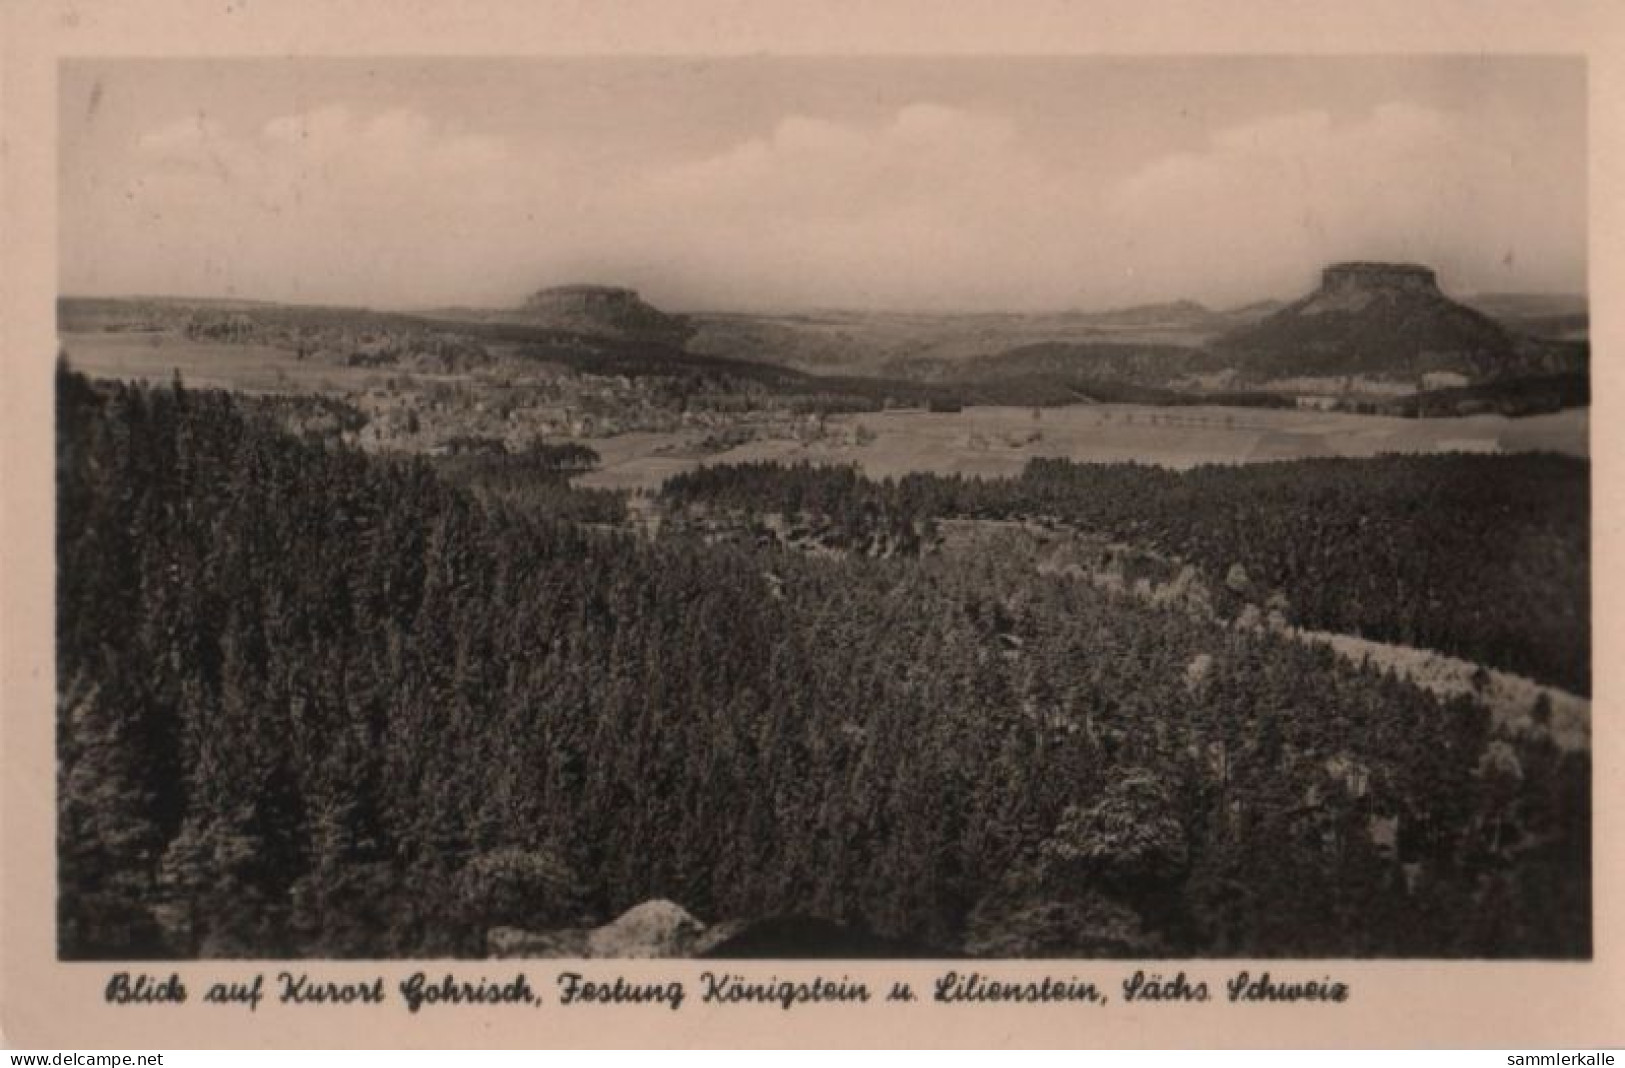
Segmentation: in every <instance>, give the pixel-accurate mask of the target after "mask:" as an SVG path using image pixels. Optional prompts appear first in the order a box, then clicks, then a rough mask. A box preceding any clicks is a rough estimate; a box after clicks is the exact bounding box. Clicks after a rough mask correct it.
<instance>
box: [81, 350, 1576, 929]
mask: <svg viewBox="0 0 1625 1068" xmlns="http://www.w3.org/2000/svg"><path fill="white" fill-rule="evenodd" d="M57 404H58V411H57V420H58V421H57V434H58V464H59V470H58V480H59V489H58V493H59V496H58V535H57V538H58V543H57V551H58V575H57V583H58V615H57V627H58V649H59V652H58V665H57V670H58V686H59V708H58V719H57V723H58V754H59V765H58V767H59V772H58V774H59V782H58V805H59V821H58V833H59V880H60V886H59V889H60V893H59V908H60V913H59V944H60V950H61V954H62V955H63V956H64V957H65V958H73V959H112V958H162V957H191V956H209V957H233V956H269V957H280V956H312V957H401V956H423V955H478V954H481V953H483V952H484V950H485V945H486V934H487V932H488V931H490V930H491V929H492V928H494V927H499V926H514V927H520V928H526V929H532V930H544V929H548V928H550V927H565V926H574V925H581V924H591V923H602V922H604V921H605V920H607V919H610V918H613V917H614V916H615V915H617V914H619V913H620V912H621V911H622V910H624V909H626V908H628V907H630V906H632V905H635V904H637V903H639V902H641V901H645V900H648V899H650V898H668V899H670V900H672V901H676V902H680V903H681V904H682V905H683V906H685V907H686V908H688V909H689V910H691V911H692V912H693V913H695V914H696V915H698V916H701V917H705V918H707V919H727V918H741V917H774V916H810V917H819V918H823V919H827V920H831V921H835V922H839V923H841V924H845V925H851V926H854V927H859V928H862V929H865V930H868V931H871V932H874V933H875V934H876V935H878V936H882V937H885V938H887V939H895V940H898V941H899V942H900V943H905V944H908V945H911V946H916V947H919V951H920V952H921V953H930V954H939V955H960V954H970V955H977V956H991V957H1038V956H1158V955H1166V956H1313V957H1348V956H1400V957H1478V956H1495V957H1556V958H1577V957H1586V956H1589V954H1590V951H1591V921H1590V916H1591V903H1590V840H1591V819H1590V813H1591V808H1590V792H1591V770H1590V757H1589V753H1588V752H1587V751H1586V750H1585V748H1583V747H1574V746H1562V745H1559V744H1558V741H1557V740H1556V739H1555V738H1554V736H1553V734H1552V732H1551V731H1549V730H1547V729H1546V722H1545V718H1544V717H1543V714H1542V710H1541V709H1539V708H1536V709H1534V710H1532V714H1531V716H1530V724H1531V725H1530V727H1529V728H1528V729H1524V730H1519V731H1516V732H1514V731H1510V730H1507V729H1504V728H1502V727H1498V726H1496V725H1495V724H1494V723H1492V718H1491V715H1490V712H1489V711H1488V710H1487V709H1486V708H1485V707H1484V706H1483V705H1482V704H1481V703H1479V702H1477V701H1475V700H1474V699H1473V698H1472V696H1471V695H1463V696H1460V697H1456V698H1452V699H1449V700H1445V699H1442V698H1440V697H1437V696H1435V695H1433V694H1431V693H1429V692H1426V691H1424V690H1422V689H1419V688H1417V687H1416V686H1413V685H1411V684H1409V683H1407V682H1404V681H1401V680H1399V679H1398V678H1396V677H1394V676H1392V675H1389V674H1385V673H1384V672H1383V671H1381V670H1380V669H1379V668H1377V667H1375V666H1369V665H1367V666H1361V665H1357V664H1355V663H1352V662H1350V661H1348V660H1344V659H1339V658H1338V657H1337V656H1336V655H1335V654H1334V653H1332V652H1331V651H1329V650H1327V649H1325V648H1321V647H1317V646H1312V645H1308V644H1305V643H1302V642H1299V641H1296V640H1294V639H1293V638H1292V637H1291V636H1289V635H1287V634H1284V633H1281V632H1279V631H1277V630H1275V629H1271V628H1268V627H1243V626H1236V625H1232V624H1231V623H1229V622H1227V621H1226V620H1225V619H1223V618H1219V617H1216V616H1214V615H1211V614H1197V613H1192V612H1189V611H1185V610H1182V609H1180V608H1178V607H1170V606H1167V605H1159V604H1156V603H1153V602H1148V601H1146V600H1144V599H1141V598H1136V597H1133V596H1125V595H1122V594H1120V593H1118V592H1115V591H1113V590H1111V589H1106V588H1102V587H1100V586H1098V585H1095V584H1091V583H1089V582H1083V581H1078V580H1076V579H1075V578H1073V577H1070V576H1068V575H1065V574H1053V573H1042V572H1041V571H1039V570H1038V569H1036V568H1034V567H1033V566H1032V561H1031V559H1030V558H1027V557H1024V556H1023V555H1022V554H1021V553H1020V552H1017V551H1015V550H1014V549H1010V550H1008V551H1005V550H1001V549H999V548H998V546H997V545H993V546H991V547H989V548H987V549H986V550H985V551H976V552H947V551H942V552H914V551H902V552H891V553H887V554H884V555H883V556H882V555H874V554H868V553H863V552H834V553H807V552H801V551H797V550H795V549H793V548H786V547H784V546H783V545H781V544H778V543H763V544H757V543H755V542H753V541H749V540H746V541H743V542H737V541H728V540H722V539H717V538H714V537H709V536H707V534H706V533H705V531H704V530H703V529H700V528H697V527H695V526H692V525H681V524H678V525H674V527H673V529H672V530H670V531H666V532H662V533H660V534H659V535H658V536H654V537H648V536H643V535H640V534H635V533H633V532H632V530H631V528H629V527H627V526H625V525H618V524H617V520H618V519H619V518H621V516H622V514H623V513H622V511H621V509H620V508H619V507H618V504H619V502H618V501H614V500H611V499H607V498H604V497H601V496H594V495H580V494H579V493H578V492H577V491H575V490H572V489H571V488H570V487H569V485H568V483H567V481H566V480H562V479H559V478H557V477H556V471H554V470H552V469H553V468H557V467H558V466H559V465H560V464H563V465H565V466H569V465H573V464H575V463H577V462H578V461H582V460H583V459H584V458H583V457H577V456H559V455H551V454H548V455H537V456H533V457H530V458H529V459H522V460H517V461H513V462H508V461H491V462H489V463H487V462H486V461H482V460H475V459H469V460H459V461H458V463H456V464H443V465H441V467H440V468H438V469H437V468H436V467H434V466H431V464H430V463H429V462H428V461H426V460H423V459H414V460H392V459H386V458H379V457H374V456H368V455H365V454H362V453H360V452H358V451H355V450H353V449H351V448H348V447H346V446H343V445H340V444H336V443H334V442H332V441H325V442H324V441H321V440H317V439H315V438H311V437H301V436H298V435H295V434H292V433H289V432H288V431H287V430H285V429H284V428H283V426H282V425H281V423H279V422H278V421H277V420H276V419H275V418H274V417H273V415H272V414H271V413H269V412H268V411H267V410H265V408H264V406H263V405H260V404H258V403H257V402H254V401H253V400H251V399H248V398H244V397H240V396H234V395H232V394H228V393H224V392H211V391H200V390H193V389H188V388H185V387H184V386H182V385H181V384H180V383H179V382H177V383H176V384H175V385H173V386H170V387H142V386H130V385H117V384H96V385H92V384H91V383H90V382H89V381H88V380H86V379H85V378H82V377H80V376H78V375H77V374H74V373H73V372H71V371H69V370H67V369H66V368H65V367H64V368H63V369H62V370H61V371H60V373H59V378H58V390H57ZM526 464H529V465H531V466H533V467H536V468H538V469H544V468H545V469H547V470H538V472H537V474H536V479H537V482H536V485H539V486H540V485H544V484H545V488H542V489H530V488H527V487H529V486H530V483H529V482H528V481H527V477H526V475H525V470H524V468H525V465H526ZM710 477H711V478H712V479H713V483H705V482H704V481H703V480H696V479H690V480H689V481H687V482H683V481H676V482H674V483H673V484H672V485H671V486H670V487H669V488H668V495H669V496H670V498H671V500H672V501H673V502H674V506H676V505H688V504H697V503H699V502H701V501H704V502H707V503H709V504H711V505H714V506H716V507H724V506H727V507H737V508H747V507H748V508H752V509H755V510H757V511H760V512H762V513H764V514H765V513H768V512H773V511H778V512H783V513H786V514H792V513H793V514H801V513H805V512H808V511H816V510H826V511H828V510H840V509H843V508H847V507H849V506H850V507H851V508H853V509H855V510H854V511H853V512H852V515H853V516H854V517H855V518H851V519H850V521H849V523H848V525H849V526H850V527H851V529H853V530H866V529H869V526H866V524H868V525H871V526H872V525H874V524H881V523H890V522H893V521H894V520H895V519H896V517H898V516H905V517H906V519H907V527H908V529H909V530H911V531H916V532H918V531H921V530H923V529H924V528H925V527H926V526H928V525H929V524H930V523H932V522H934V521H935V520H937V519H939V518H942V517H948V516H962V517H963V516H970V517H976V516H983V517H989V518H996V517H1001V516H1016V515H1038V514H1042V515H1047V516H1059V517H1062V518H1064V519H1066V520H1067V521H1069V522H1072V523H1075V524H1079V525H1083V526H1090V527H1092V528H1095V529H1098V530H1100V531H1102V532H1103V533H1105V534H1107V535H1109V536H1111V537H1113V538H1118V539H1125V540H1135V541H1138V542H1141V543H1143V544H1145V545H1146V546H1148V547H1150V548H1154V549H1157V550H1159V551H1162V552H1166V553H1171V554H1177V555H1179V556H1180V557H1182V558H1185V559H1189V560H1192V561H1194V562H1195V563H1196V564H1197V565H1199V566H1200V567H1201V568H1202V569H1204V571H1206V572H1209V573H1212V574H1214V575H1216V576H1217V579H1218V580H1220V581H1222V579H1223V578H1224V575H1225V569H1227V568H1230V567H1231V565H1234V564H1239V565H1241V566H1242V568H1243V569H1244V570H1245V572H1246V573H1247V574H1248V575H1250V576H1253V578H1252V581H1255V582H1257V583H1258V584H1259V585H1260V586H1261V587H1263V588H1264V589H1267V590H1269V591H1272V592H1273V591H1279V592H1281V593H1282V594H1283V596H1284V598H1285V599H1286V601H1287V602H1288V604H1289V611H1291V612H1292V613H1294V614H1295V615H1296V616H1297V618H1298V619H1299V621H1301V622H1304V623H1306V624H1308V625H1314V626H1320V627H1325V628H1328V629H1343V630H1348V631H1359V632H1364V633H1369V634H1370V635H1372V636H1379V637H1383V638H1385V639H1387V640H1393V641H1404V642H1414V643H1417V644H1423V645H1428V646H1430V647H1433V648H1439V649H1442V650H1445V651H1450V652H1454V653H1456V654H1458V655H1464V656H1470V657H1472V658H1474V659H1478V660H1481V661H1483V662H1486V663H1490V664H1492V665H1495V666H1498V667H1505V668H1508V669H1510V670H1516V671H1522V672H1525V673H1528V674H1530V675H1533V676H1535V677H1537V678H1541V679H1544V680H1550V681H1555V682H1558V683H1561V684H1563V685H1566V686H1568V687H1569V688H1572V689H1577V690H1584V689H1586V688H1587V686H1588V682H1589V671H1588V669H1587V664H1588V662H1589V605H1588V602H1587V601H1586V599H1585V594H1584V592H1583V591H1584V588H1585V581H1586V574H1587V556H1586V545H1587V542H1586V533H1585V524H1586V522H1587V506H1586V501H1587V499H1588V498H1587V496H1586V492H1585V485H1586V479H1587V478H1588V470H1587V467H1586V465H1585V464H1584V463H1583V462H1574V461H1558V460H1554V459H1551V458H1546V457H1483V458H1462V457H1446V458H1427V459H1422V458H1418V459H1409V460H1406V459H1396V458H1382V459H1377V460H1369V461H1335V462H1334V461H1327V462H1318V461H1316V462H1305V463H1302V464H1292V465H1288V464H1278V465H1277V464H1264V465H1258V466H1255V467H1249V468H1244V469H1221V468H1213V469H1200V470H1198V471H1196V472H1193V473H1190V474H1187V475H1175V474H1171V473H1167V472H1161V471H1156V470H1153V469H1147V468H1137V467H1113V468H1094V467H1089V466H1081V465H1077V466H1075V465H1061V464H1035V465H1034V466H1033V467H1031V468H1029V470H1028V473H1027V474H1026V475H1025V476H1024V477H1022V478H1020V479H1016V480H1013V481H1011V482H1009V483H1006V484H998V483H992V482H988V483H978V482H972V481H962V480H961V481H955V480H940V479H939V480H930V479H917V480H905V481H904V483H902V484H900V485H899V484H884V485H882V484H873V483H865V482H864V481H862V480H858V479H857V478H856V477H855V476H833V477H835V478H837V479H845V480H846V481H845V482H844V483H843V486H844V488H838V489H837V490H832V491H830V500H829V501H827V502H824V503H820V502H819V500H818V499H817V495H816V494H813V493H805V492H803V491H802V490H801V489H797V490H795V491H794V492H795V494H796V496H795V497H794V499H791V500H788V501H787V500H785V499H781V497H780V496H779V495H780V494H781V492H783V489H782V488H783V486H784V485H786V484H789V483H793V482H796V479H795V478H794V477H792V478H790V479H788V480H787V479H786V478H785V477H784V476H783V475H782V473H781V474H778V475H772V476H758V475H756V474H752V473H749V472H746V473H743V474H741V473H740V472H739V471H738V470H733V471H731V472H730V471H719V472H716V473H715V474H713V475H711V476H710ZM752 479H755V482H754V483H752V482H751V480H752ZM747 484H754V485H757V488H756V489H746V490H740V489H738V488H737V487H739V486H746V485H747ZM843 502H846V503H843ZM865 517H867V518H865Z"/></svg>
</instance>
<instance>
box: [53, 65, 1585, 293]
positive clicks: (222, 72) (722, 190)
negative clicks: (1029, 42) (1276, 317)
mask: <svg viewBox="0 0 1625 1068" xmlns="http://www.w3.org/2000/svg"><path fill="white" fill-rule="evenodd" d="M1584 79H1585V75H1584V69H1583V67H1582V66H1581V64H1580V63H1578V62H1576V61H1569V60H1561V59H1515V58H1467V57H1463V58H1449V59H1445V58H1414V59H1352V58H1350V59H1330V58H1312V59H1308V58H1306V59H1239V58H1237V59H1211V58H1209V59H1188V58H1143V59H1142V58H1135V59H1107V58H1067V59H1011V58H1000V59H913V58H910V59H894V58H886V59H861V60H854V59H846V60H829V59H768V58H740V59H726V60H683V59H637V60H630V59H560V60H533V59H526V60H512V61H492V60H490V59H479V60H438V59H437V60H432V61H418V60H306V59H301V60H229V61H218V60H209V61H154V60H119V61H103V60H95V61H89V60H75V61H71V62H68V63H65V64H64V65H63V67H62V70H61V97H60V112H59V120H60V133H61V139H60V144H61V157H60V189H61V199H60V208H59V218H60V225H61V253H62V255H61V285H62V289H63V291H64V292H65V293H71V294H121V293H122V294H133V293H142V294H173V295H195V296H226V295H236V296H242V297H254V298H262V299H272V300H300V301H311V302H322V303H350V304H355V303H359V304H369V305H374V306H389V307H413V306H422V305H432V304H454V303H456V304H483V305H496V304H507V303H511V302H514V301H516V300H517V299H518V298H519V297H520V296H522V295H523V294H524V293H525V292H527V291H529V290H531V289H534V288H537V287H539V286H543V285H552V284H560V283H567V282H587V281H590V282H606V283H620V284H626V285H631V286H635V287H637V288H639V289H641V290H643V291H644V293H645V295H646V296H648V297H649V298H650V299H651V300H653V301H654V302H655V303H657V304H660V305H662V306H666V307H669V308H673V309H688V310H695V309H723V308H742V309H743V308H751V309H764V308H812V307H867V308H906V309H926V310H986V309H1009V310H1028V309H1053V308H1103V307H1111V306H1118V305H1123V304H1128V303H1135V302H1141V301H1152V300H1169V299H1176V298H1190V299H1196V300H1201V301H1204V302H1207V303H1209V304H1213V305H1217V306H1225V305H1230V304H1237V303H1242V302H1246V301H1250V300H1254V299H1258V298H1261V297H1266V296H1280V297H1285V296H1291V295H1294V294H1296V293H1298V292H1299V291H1301V290H1303V289H1305V288H1306V287H1308V286H1309V285H1311V284H1312V282H1313V279H1314V276H1315V272H1316V270H1317V269H1318V268H1319V266H1320V265H1321V264H1323V263H1325V262H1327V261H1330V260H1337V259H1351V258H1362V259H1404V260H1413V261H1420V262H1424V263H1428V264H1431V265H1433V266H1435V267H1437V268H1438V269H1439V271H1440V274H1441V279H1442V281H1443V283H1444V285H1445V287H1446V288H1447V289H1449V290H1451V291H1454V292H1460V293H1465V292H1473V291H1491V290H1533V291H1570V292H1574V291H1582V290H1584V288H1585V284H1586V277H1585V245H1586V225H1585V220H1586V204H1585V167H1586V146H1585V80H1584Z"/></svg>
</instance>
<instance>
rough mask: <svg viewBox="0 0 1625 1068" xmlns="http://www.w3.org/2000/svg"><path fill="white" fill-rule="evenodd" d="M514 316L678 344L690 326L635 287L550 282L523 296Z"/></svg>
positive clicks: (559, 326)
mask: <svg viewBox="0 0 1625 1068" xmlns="http://www.w3.org/2000/svg"><path fill="white" fill-rule="evenodd" d="M515 318H516V319H518V320H519V321H521V322H526V323H533V324H535V325H537V326H547V327H553V328H555V329H559V330H568V331H571V332H574V333H581V334H608V335H610V336H613V337H622V338H637V339H640V340H644V341H660V342H664V343H665V344H668V345H681V344H682V343H683V342H685V341H687V340H688V339H689V338H690V337H691V336H692V335H693V333H694V327H693V326H692V324H690V323H689V321H688V320H687V319H686V318H685V317H683V316H681V315H670V314H667V313H666V312H663V311H661V310H660V309H659V308H656V307H655V306H654V305H652V304H650V303H648V302H647V301H645V300H644V299H643V298H642V297H640V296H639V295H638V292H637V290H635V289H626V288H623V287H621V286H585V285H582V286H554V287H552V288H549V289H539V290H537V291H536V292H534V293H532V294H531V295H530V296H529V297H526V298H525V302H524V304H522V305H520V307H519V309H518V311H517V314H516V315H515Z"/></svg>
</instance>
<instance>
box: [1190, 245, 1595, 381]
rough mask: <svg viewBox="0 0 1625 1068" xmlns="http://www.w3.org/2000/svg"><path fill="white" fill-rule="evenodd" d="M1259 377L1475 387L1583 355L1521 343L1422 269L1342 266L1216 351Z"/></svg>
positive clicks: (1556, 367)
mask: <svg viewBox="0 0 1625 1068" xmlns="http://www.w3.org/2000/svg"><path fill="white" fill-rule="evenodd" d="M1213 348H1214V350H1215V351H1216V352H1218V353H1220V354H1222V355H1223V356H1225V357H1227V358H1229V359H1231V360H1233V361H1234V363H1235V365H1236V366H1237V368H1238V370H1240V371H1241V372H1242V373H1243V374H1244V375H1246V376H1247V377H1250V378H1274V377H1283V376H1316V375H1327V376H1330V375H1370V376H1378V377H1391V378H1406V379H1414V378H1416V377H1418V376H1420V375H1422V374H1424V373H1426V372H1438V371H1449V372H1455V373H1457V374H1461V375H1464V376H1466V377H1467V378H1468V379H1469V380H1472V381H1484V380H1487V379H1495V378H1503V377H1507V376H1511V375H1519V374H1536V373H1543V372H1559V371H1573V370H1576V369H1577V367H1578V366H1579V365H1583V362H1584V355H1583V352H1580V351H1578V350H1571V349H1569V348H1565V347H1562V346H1556V345H1553V344H1547V343H1543V342H1540V341H1536V340H1534V339H1529V338H1522V337H1519V336H1517V335H1515V334H1513V333H1512V332H1511V331H1509V330H1508V329H1507V328H1506V327H1505V326H1503V325H1502V324H1500V323H1498V322H1496V321H1495V320H1494V319H1492V318H1490V317H1489V316H1488V315H1485V314H1484V313H1483V312H1480V311H1477V310H1475V309H1473V308H1470V307H1468V306H1467V305H1465V304H1462V303H1460V302H1458V301H1455V300H1452V299H1450V298H1449V297H1447V296H1445V295H1444V293H1443V292H1441V291H1440V289H1439V285H1438V280H1437V278H1436V277H1435V275H1434V273H1433V271H1432V270H1430V269H1428V268H1426V267H1421V266H1417V265H1414V264H1393V263H1339V264H1334V265H1332V266H1330V267H1327V268H1326V269H1325V271H1324V272H1323V274H1322V277H1321V285H1320V288H1319V289H1317V290H1315V291H1314V292H1313V293H1311V294H1309V295H1308V296H1307V297H1304V298H1303V299H1301V300H1298V301H1295V302H1293V303H1291V304H1288V305H1287V306H1286V307H1284V308H1282V309H1280V310H1279V311H1277V312H1274V313H1272V314H1270V315H1267V316H1265V317H1264V318H1263V319H1260V320H1259V321H1258V322H1257V323H1254V324H1252V325H1250V326H1243V327H1239V328H1237V329H1235V330H1232V331H1230V332H1228V333H1226V334H1224V335H1222V336H1220V337H1219V338H1217V339H1216V340H1215V341H1214V342H1213Z"/></svg>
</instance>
